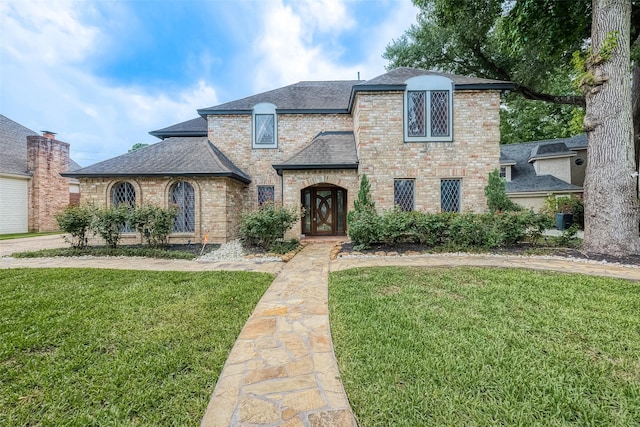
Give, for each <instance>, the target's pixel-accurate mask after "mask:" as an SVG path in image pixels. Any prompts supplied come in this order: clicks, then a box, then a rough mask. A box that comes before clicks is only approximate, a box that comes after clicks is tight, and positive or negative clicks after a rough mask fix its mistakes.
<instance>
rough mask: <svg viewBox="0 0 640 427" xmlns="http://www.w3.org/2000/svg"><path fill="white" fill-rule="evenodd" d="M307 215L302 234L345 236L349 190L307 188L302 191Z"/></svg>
mask: <svg viewBox="0 0 640 427" xmlns="http://www.w3.org/2000/svg"><path fill="white" fill-rule="evenodd" d="M301 199H302V200H301V201H302V206H303V207H304V209H305V215H304V217H303V219H302V234H305V235H307V236H337V235H344V234H345V231H346V223H347V190H345V189H344V188H341V187H336V186H327V185H325V186H320V185H319V186H314V187H307V188H305V189H303V190H302V191H301Z"/></svg>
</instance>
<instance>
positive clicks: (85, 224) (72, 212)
mask: <svg viewBox="0 0 640 427" xmlns="http://www.w3.org/2000/svg"><path fill="white" fill-rule="evenodd" d="M94 212H95V208H94V207H93V206H91V205H81V206H67V207H66V208H65V209H64V210H63V211H62V212H60V213H59V214H57V215H56V217H55V218H56V221H57V222H58V227H60V229H61V230H62V231H64V232H65V233H67V234H69V235H70V236H71V237H70V238H69V237H67V236H65V238H64V239H65V241H66V242H67V243H70V244H71V246H72V247H74V248H78V249H82V248H86V247H87V246H88V245H89V232H90V231H91V223H92V221H93V216H94Z"/></svg>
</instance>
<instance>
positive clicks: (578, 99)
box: [514, 84, 586, 108]
mask: <svg viewBox="0 0 640 427" xmlns="http://www.w3.org/2000/svg"><path fill="white" fill-rule="evenodd" d="M514 92H517V93H519V94H521V95H522V96H524V97H525V98H527V99H531V100H533V101H545V102H553V103H554V104H562V105H575V106H577V107H583V108H584V107H585V106H586V103H585V99H584V96H579V95H550V94H548V93H543V92H538V91H536V90H534V89H532V88H530V87H527V86H521V85H518V84H516V87H515V89H514Z"/></svg>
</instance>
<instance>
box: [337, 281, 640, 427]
mask: <svg viewBox="0 0 640 427" xmlns="http://www.w3.org/2000/svg"><path fill="white" fill-rule="evenodd" d="M329 307H330V315H331V330H332V335H333V338H334V345H335V348H336V355H337V358H338V364H339V366H340V372H341V378H342V380H343V382H344V386H345V389H346V391H347V395H348V396H349V400H350V402H351V404H352V407H353V409H354V411H355V414H356V417H357V418H358V422H359V425H360V426H363V427H366V426H387V425H394V426H423V425H427V426H430V425H433V426H441V425H464V426H486V425H508V426H518V425H523V426H525V425H526V426H530V425H540V426H542V425H544V426H549V425H550V426H564V425H580V426H605V425H606V426H610V425H613V426H631V425H635V426H637V425H640V284H638V283H635V282H629V281H624V280H618V279H607V278H597V277H589V276H584V275H577V274H572V275H569V274H562V273H545V272H531V271H525V270H517V269H503V270H502V269H490V268H449V269H418V268H370V269H353V270H347V271H342V272H337V273H332V274H331V277H330V288H329Z"/></svg>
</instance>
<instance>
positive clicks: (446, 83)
mask: <svg viewBox="0 0 640 427" xmlns="http://www.w3.org/2000/svg"><path fill="white" fill-rule="evenodd" d="M405 83H406V89H405V91H404V96H403V116H402V125H403V134H404V135H403V136H404V142H405V143H406V142H452V141H453V82H452V81H451V80H450V79H448V78H446V77H443V76H434V75H427V76H417V77H412V78H410V79H408V80H407V81H406V82H405ZM414 92H422V93H424V94H425V95H424V97H425V100H424V101H425V102H424V121H425V122H424V130H425V134H424V136H410V135H409V126H408V124H409V121H408V120H409V96H410V95H409V94H410V93H414ZM435 92H447V98H448V99H447V101H448V102H447V116H448V117H447V122H448V127H447V135H438V136H433V135H432V128H431V115H432V109H431V98H432V94H433V93H435Z"/></svg>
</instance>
